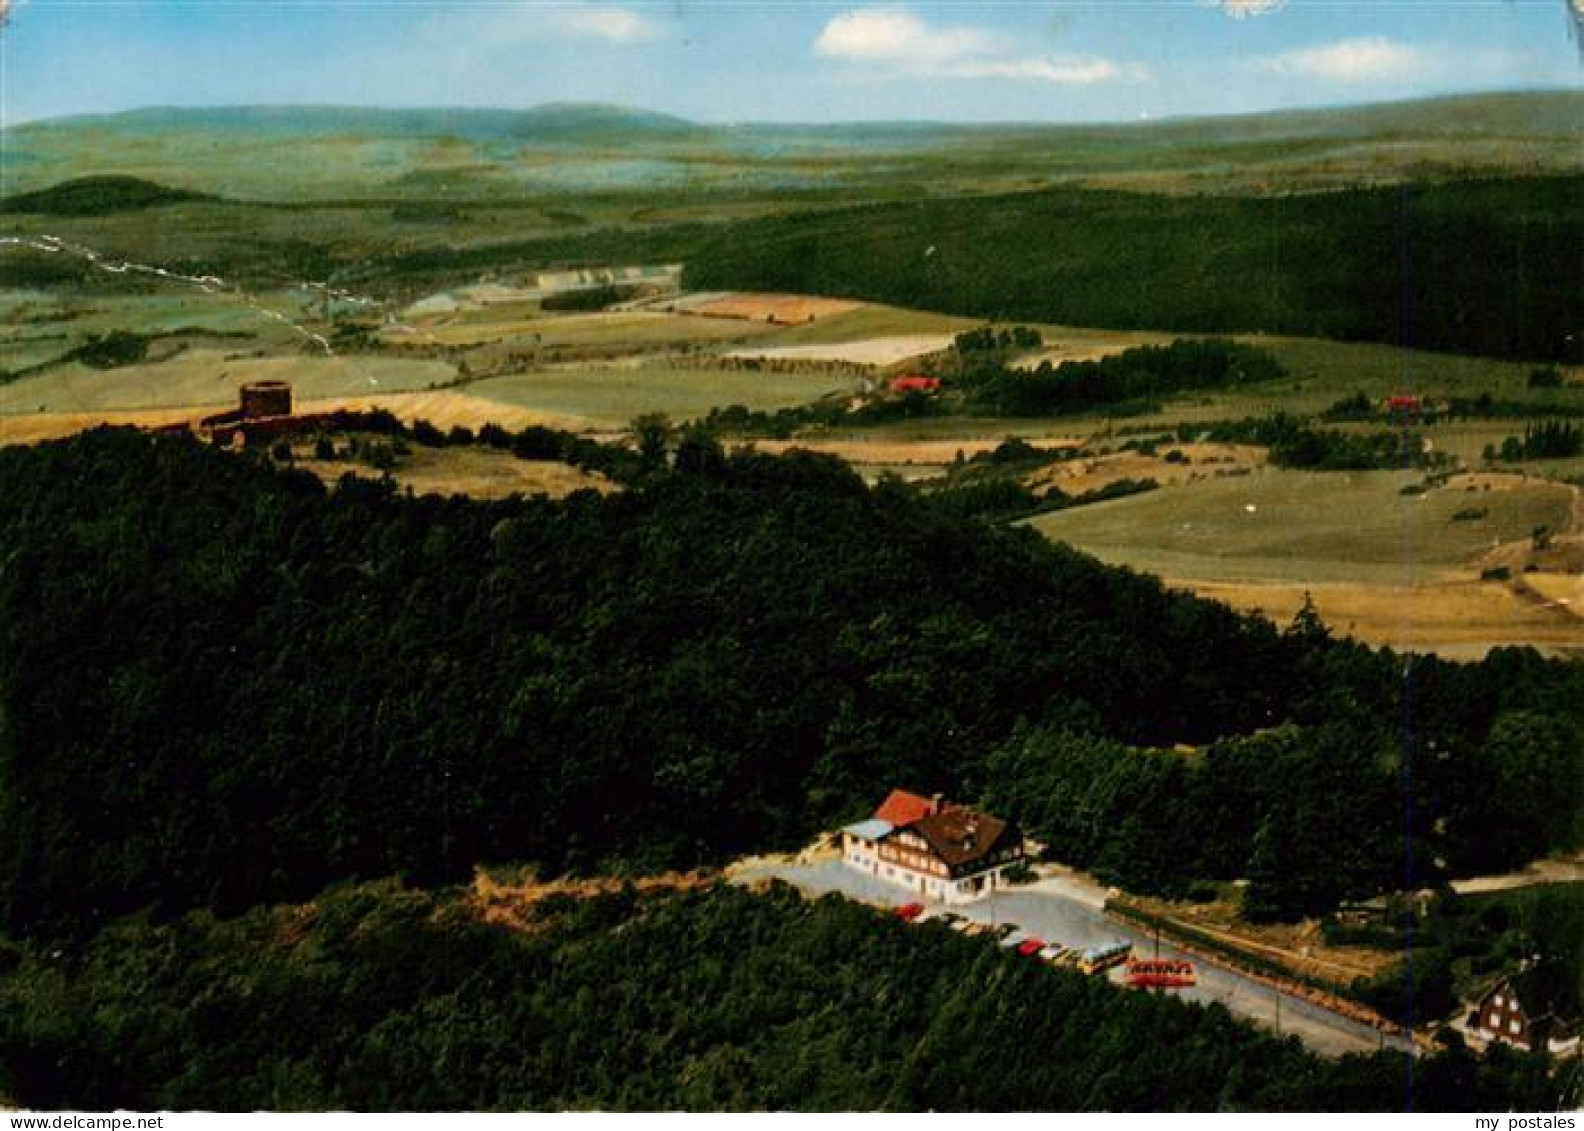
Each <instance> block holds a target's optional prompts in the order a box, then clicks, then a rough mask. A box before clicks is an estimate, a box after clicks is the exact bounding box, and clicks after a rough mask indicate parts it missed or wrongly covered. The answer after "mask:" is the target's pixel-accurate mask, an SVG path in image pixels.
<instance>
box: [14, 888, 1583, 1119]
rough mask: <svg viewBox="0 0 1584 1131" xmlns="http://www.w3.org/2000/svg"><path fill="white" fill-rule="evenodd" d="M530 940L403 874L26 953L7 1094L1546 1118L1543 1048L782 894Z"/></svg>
mask: <svg viewBox="0 0 1584 1131" xmlns="http://www.w3.org/2000/svg"><path fill="white" fill-rule="evenodd" d="M524 927H525V928H526V929H524V930H508V929H505V928H503V927H499V926H494V925H487V924H485V923H483V922H481V921H480V920H479V918H478V917H477V914H476V913H475V912H474V911H473V910H472V909H471V908H470V907H469V906H468V904H467V902H466V900H465V899H464V898H461V897H460V896H459V894H458V893H456V892H454V891H451V892H439V893H427V892H421V891H414V890H411V889H408V888H404V887H403V886H402V885H400V884H398V883H391V882H384V883H376V884H367V885H363V886H358V887H342V888H338V889H334V890H331V891H328V892H324V893H321V894H319V895H318V896H317V897H316V898H315V899H314V900H313V902H311V903H307V904H303V905H287V906H281V907H274V908H257V909H254V910H252V911H250V912H248V913H246V914H245V915H242V916H240V917H237V918H231V919H220V918H216V917H215V916H213V915H212V914H210V913H208V912H202V913H195V914H191V915H188V916H185V917H183V918H180V919H177V920H174V921H171V922H168V923H163V924H156V923H151V922H150V921H148V920H147V919H145V918H134V919H129V920H126V921H123V922H121V923H118V924H115V925H113V926H110V927H108V928H106V929H105V930H103V931H101V932H99V933H98V934H97V935H95V936H94V937H93V938H92V939H91V940H89V941H87V942H86V943H85V944H84V945H82V946H80V947H76V948H73V949H72V950H71V951H70V952H69V953H62V952H61V951H59V950H51V949H47V948H45V947H40V946H17V945H6V944H4V943H3V942H0V1092H3V1093H5V1094H8V1095H9V1096H11V1097H12V1098H13V1099H15V1100H17V1101H19V1102H21V1103H22V1104H24V1105H27V1106H33V1107H41V1108H75V1109H87V1110H111V1109H117V1108H131V1109H135V1110H166V1109H176V1110H186V1109H202V1110H222V1111H236V1110H243V1111H249V1110H261V1109H262V1110H325V1109H343V1108H345V1109H353V1110H369V1111H387V1110H425V1111H430V1110H485V1111H511V1110H546V1109H549V1110H583V1109H590V1108H599V1109H618V1110H651V1111H652V1110H674V1109H686V1110H722V1109H724V1110H736V1111H753V1110H765V1109H772V1110H841V1111H851V1110H874V1111H918V1110H943V1111H965V1110H1008V1109H1012V1110H1039V1111H1075V1110H1108V1111H1118V1110H1135V1111H1137V1110H1148V1111H1157V1110H1175V1111H1185V1110H1187V1111H1192V1110H1217V1111H1224V1110H1259V1111H1277V1110H1298V1111H1327V1110H1364V1111H1390V1110H1399V1109H1404V1108H1410V1107H1411V1108H1416V1109H1420V1110H1452V1111H1470V1110H1486V1111H1502V1110H1521V1111H1542V1110H1556V1109H1559V1108H1560V1109H1564V1110H1565V1109H1566V1108H1567V1107H1568V1106H1569V1105H1570V1104H1573V1103H1576V1102H1577V1098H1578V1097H1577V1083H1576V1079H1577V1078H1576V1075H1575V1077H1574V1078H1573V1081H1572V1082H1571V1083H1570V1082H1568V1081H1565V1080H1564V1081H1561V1082H1559V1081H1557V1080H1555V1079H1553V1077H1552V1074H1551V1071H1550V1068H1549V1065H1548V1064H1547V1063H1546V1062H1545V1061H1544V1060H1542V1059H1540V1058H1537V1057H1533V1056H1524V1055H1520V1054H1517V1053H1514V1052H1512V1051H1510V1050H1507V1049H1503V1048H1501V1047H1498V1048H1497V1049H1495V1050H1493V1051H1492V1052H1491V1054H1489V1055H1488V1056H1486V1057H1483V1058H1480V1059H1476V1058H1475V1057H1473V1056H1472V1055H1470V1054H1469V1053H1468V1052H1467V1051H1465V1050H1463V1049H1462V1048H1461V1047H1460V1046H1455V1047H1453V1048H1451V1049H1450V1050H1448V1051H1447V1052H1444V1053H1441V1054H1439V1055H1435V1056H1430V1057H1426V1058H1423V1059H1422V1060H1420V1061H1419V1062H1417V1063H1414V1064H1410V1062H1409V1060H1408V1059H1407V1058H1406V1057H1405V1056H1403V1055H1402V1054H1400V1053H1395V1052H1393V1053H1387V1052H1381V1053H1376V1054H1372V1055H1367V1056H1364V1055H1354V1056H1348V1057H1344V1058H1342V1059H1340V1060H1335V1061H1332V1060H1323V1059H1320V1058H1318V1057H1316V1056H1314V1055H1311V1054H1309V1053H1306V1052H1305V1051H1304V1050H1303V1048H1302V1046H1301V1045H1299V1043H1298V1042H1297V1040H1296V1039H1294V1038H1290V1037H1289V1038H1286V1039H1279V1038H1277V1037H1274V1036H1270V1035H1267V1034H1264V1033H1260V1032H1258V1031H1256V1030H1255V1029H1253V1028H1252V1027H1250V1026H1248V1025H1246V1024H1242V1023H1239V1022H1237V1021H1235V1020H1234V1019H1233V1018H1232V1017H1231V1016H1230V1015H1229V1014H1228V1013H1227V1012H1226V1010H1225V1009H1223V1008H1222V1007H1220V1006H1219V1005H1217V1006H1212V1007H1210V1008H1201V1007H1198V1006H1189V1005H1185V1004H1184V1003H1182V1002H1179V1001H1177V1000H1174V999H1172V998H1169V997H1162V996H1158V995H1152V994H1141V993H1140V994H1131V993H1126V992H1124V991H1121V990H1118V989H1115V988H1113V987H1111V986H1109V985H1107V984H1105V983H1104V981H1103V980H1101V979H1089V978H1084V977H1082V976H1080V975H1079V974H1077V973H1075V972H1073V971H1056V970H1051V969H1048V968H1045V967H1043V966H1041V965H1039V964H1037V963H1033V962H1029V961H1027V960H1025V959H1022V958H1019V957H1017V956H1014V955H1010V954H1007V953H1005V952H1004V951H1001V950H999V949H998V948H996V947H994V946H991V945H989V944H988V943H985V942H984V941H983V940H973V939H964V938H962V937H960V936H958V935H956V934H954V933H952V932H951V931H949V930H947V929H946V928H944V927H941V926H939V925H924V926H922V927H911V926H907V925H904V924H902V923H899V922H897V921H896V920H894V919H892V918H890V917H881V916H877V915H876V914H875V913H874V912H873V911H871V910H870V909H868V908H864V907H860V906H858V905H856V904H853V903H849V902H847V901H845V900H842V899H839V898H836V897H830V898H826V899H823V900H820V901H818V902H817V903H813V904H808V903H805V902H804V901H803V900H802V899H801V898H800V897H799V896H797V895H796V894H795V893H793V892H792V891H790V890H789V889H787V888H785V887H782V886H777V887H776V888H773V889H772V890H771V891H769V892H767V893H765V894H763V895H751V894H748V893H746V892H743V891H740V890H737V889H733V888H726V887H716V888H711V889H708V890H705V891H701V892H692V893H677V894H669V893H668V894H657V895H646V896H643V897H639V896H637V895H635V894H633V893H632V892H631V891H630V890H629V891H627V892H622V893H617V894H613V895H608V896H602V897H595V898H590V899H585V900H578V899H573V898H570V897H559V898H552V899H546V900H542V901H541V902H540V903H538V904H536V905H535V906H534V907H533V908H532V909H531V910H529V911H526V912H524Z"/></svg>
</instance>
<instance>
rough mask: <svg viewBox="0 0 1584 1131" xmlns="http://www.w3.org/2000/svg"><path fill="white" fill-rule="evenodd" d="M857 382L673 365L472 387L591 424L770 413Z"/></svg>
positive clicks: (553, 373) (495, 380)
mask: <svg viewBox="0 0 1584 1131" xmlns="http://www.w3.org/2000/svg"><path fill="white" fill-rule="evenodd" d="M852 387H853V381H852V379H851V378H848V377H843V376H840V375H838V374H833V373H821V372H812V373H805V372H799V373H753V372H748V371H744V370H736V369H683V368H672V367H670V366H665V365H642V366H616V365H580V366H577V367H565V368H555V369H541V370H536V371H534V372H530V373H517V374H511V375H508V376H505V377H490V378H487V379H485V380H482V381H475V382H473V383H472V384H470V385H467V386H465V388H466V390H467V392H468V393H470V394H472V395H473V396H475V397H479V398H483V399H487V400H494V401H501V402H503V403H505V404H508V405H514V406H517V407H520V408H523V409H527V410H530V411H532V412H536V413H538V414H540V415H542V416H550V417H556V418H559V419H564V420H568V421H572V422H575V424H574V426H576V427H587V428H625V427H626V426H627V425H628V424H630V423H631V422H632V420H633V418H634V417H637V416H642V415H644V414H646V413H664V414H666V415H667V416H670V417H671V418H672V419H673V420H678V421H682V420H692V419H696V418H698V417H701V416H703V415H705V414H706V413H707V412H708V411H709V410H710V409H712V408H724V407H726V406H727V405H734V404H740V405H745V406H746V407H748V408H751V409H763V410H766V411H771V410H774V409H779V408H792V407H795V406H797V405H804V404H808V403H810V402H811V401H816V400H818V399H820V398H821V397H823V396H825V395H827V394H829V393H837V392H845V391H849V390H851V389H852Z"/></svg>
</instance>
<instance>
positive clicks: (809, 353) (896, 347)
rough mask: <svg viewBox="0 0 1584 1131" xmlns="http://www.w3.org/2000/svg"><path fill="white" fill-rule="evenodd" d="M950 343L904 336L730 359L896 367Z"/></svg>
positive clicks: (752, 351) (752, 352)
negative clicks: (829, 362)
mask: <svg viewBox="0 0 1584 1131" xmlns="http://www.w3.org/2000/svg"><path fill="white" fill-rule="evenodd" d="M951 344H952V335H950V334H901V335H897V336H895V337H887V338H869V339H866V340H862V341H856V342H825V343H817V344H812V345H804V346H766V347H763V348H747V349H739V350H733V351H732V352H731V353H729V354H728V355H727V356H728V357H757V358H764V359H766V360H783V361H842V362H849V363H851V364H854V365H896V364H897V363H898V362H903V361H907V360H908V359H910V358H915V357H923V356H924V355H926V354H931V353H938V352H939V351H941V350H943V349H945V348H946V347H948V346H950V345H951Z"/></svg>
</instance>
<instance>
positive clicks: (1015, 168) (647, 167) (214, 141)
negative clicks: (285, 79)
mask: <svg viewBox="0 0 1584 1131" xmlns="http://www.w3.org/2000/svg"><path fill="white" fill-rule="evenodd" d="M1581 133H1584V92H1578V91H1540V92H1526V93H1511V94H1482V95H1465V96H1458V97H1447V98H1436V99H1426V100H1420V101H1413V102H1399V103H1388V104H1380V105H1366V106H1351V107H1339V108H1335V109H1320V110H1298V111H1281V112H1275V113H1265V114H1247V115H1237V116H1229V117H1216V118H1182V119H1166V120H1162V121H1156V122H1127V123H1100V124H1085V125H1055V124H1050V123H1037V122H1035V123H1030V122H1023V123H1019V122H1001V123H983V124H951V123H941V122H858V123H836V124H832V123H826V124H801V125H799V124H765V123H749V124H740V125H711V124H702V123H697V122H690V121H687V120H685V119H682V118H677V117H672V116H669V115H665V114H657V113H653V112H649V111H644V110H634V109H630V108H625V107H620V106H605V105H594V104H580V103H555V104H550V105H545V106H539V107H535V108H533V109H527V110H499V109H495V110H490V109H371V108H360V107H346V106H235V107H219V108H208V109H203V108H172V107H155V108H149V109H140V110H130V111H126V112H123V113H117V114H102V115H91V116H82V117H72V118H59V119H53V120H47V121H40V122H32V123H27V124H24V125H21V126H14V127H12V128H10V129H8V130H5V131H3V133H0V136H3V137H4V139H5V147H6V162H7V173H8V179H9V180H10V183H11V184H12V185H14V186H15V187H17V188H20V189H24V190H32V189H38V188H42V187H43V186H45V185H48V184H50V183H52V182H56V181H63V180H68V179H71V178H74V177H80V176H82V175H84V174H85V173H89V172H95V173H108V172H115V173H124V174H130V175H135V176H138V177H142V178H145V179H147V180H151V181H157V182H160V183H162V184H170V185H181V186H184V187H187V188H192V189H197V190H201V191H206V192H216V193H220V194H222V195H225V196H229V197H245V198H249V199H254V200H280V201H300V200H312V199H331V198H335V199H348V198H359V197H366V196H368V195H370V194H377V195H386V194H389V195H397V196H401V197H404V198H405V197H424V198H427V197H431V196H444V197H446V198H447V199H450V200H456V199H474V200H477V199H500V198H502V197H506V198H521V197H525V196H527V197H535V196H540V197H543V196H558V195H560V196H564V195H569V194H570V195H581V194H586V193H589V192H600V193H609V192H614V193H623V194H634V193H639V194H651V195H652V194H654V193H656V192H661V191H675V192H686V194H687V195H688V196H689V197H690V198H692V199H693V200H694V201H695V202H696V201H697V199H698V197H699V196H700V194H701V193H704V194H708V193H711V192H714V193H718V194H721V195H723V196H729V197H731V198H732V199H734V200H741V199H742V198H743V197H744V195H745V194H748V195H752V194H761V195H764V196H766V197H767V198H770V199H773V200H775V201H777V202H784V201H785V200H786V199H787V196H788V193H789V192H817V193H824V194H827V195H829V194H836V195H839V196H840V197H842V198H844V199H847V200H850V201H857V200H866V199H867V200H873V199H915V198H917V197H918V196H919V195H921V194H922V195H932V196H933V195H941V194H950V193H955V192H959V191H970V192H984V191H995V190H1001V191H1011V190H1013V189H1018V188H1031V187H1037V186H1040V185H1053V184H1073V183H1081V184H1086V185H1089V186H1092V187H1108V188H1138V189H1140V190H1142V191H1149V192H1159V191H1167V192H1179V191H1191V192H1217V193H1218V192H1257V193H1262V194H1264V193H1284V192H1310V191H1316V190H1322V189H1334V188H1345V187H1350V186H1354V185H1360V184H1381V183H1390V182H1399V181H1404V180H1416V179H1424V178H1427V177H1447V176H1464V175H1467V174H1469V173H1471V172H1472V173H1478V174H1480V175H1493V174H1494V175H1510V174H1520V175H1525V176H1528V175H1536V174H1557V173H1575V172H1580V171H1584V156H1581V155H1580V152H1579V146H1578V145H1577V138H1578V137H1579V136H1580V134H1581ZM546 154H551V155H553V156H554V158H555V159H554V160H553V161H546V160H545V157H546Z"/></svg>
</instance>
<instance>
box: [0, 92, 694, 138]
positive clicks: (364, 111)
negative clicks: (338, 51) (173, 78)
mask: <svg viewBox="0 0 1584 1131" xmlns="http://www.w3.org/2000/svg"><path fill="white" fill-rule="evenodd" d="M16 129H17V132H18V133H20V134H24V135H26V134H27V133H29V132H37V131H48V130H92V131H100V132H108V133H118V134H148V135H162V134H163V135H169V134H179V133H225V134H230V135H234V136H242V135H253V136H263V137H301V138H326V137H347V138H362V139H366V140H378V139H387V138H388V139H406V138H455V139H457V140H460V141H474V142H490V141H536V140H539V141H554V142H558V143H578V142H583V143H590V144H594V143H605V142H608V141H611V140H613V139H619V138H645V137H652V138H677V137H685V136H687V135H690V134H694V133H697V132H699V131H700V129H701V127H699V126H696V125H694V124H693V123H691V122H688V121H685V120H684V119H682V118H673V117H670V116H669V115H666V114H655V113H651V112H649V111H646V110H630V109H627V108H625V107H621V106H605V105H600V104H597V103H577V102H554V103H547V104H546V105H543V106H536V107H534V108H532V109H529V110H468V109H433V110H424V109H414V110H393V109H379V108H373V107H360V106H222V107H209V108H195V109H188V108H181V107H167V106H156V107H149V108H146V109H140V110H128V111H124V112H122V113H118V114H91V115H82V116H76V117H69V118H56V119H51V120H48V121H44V122H34V123H29V124H27V125H24V126H19V127H16Z"/></svg>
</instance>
